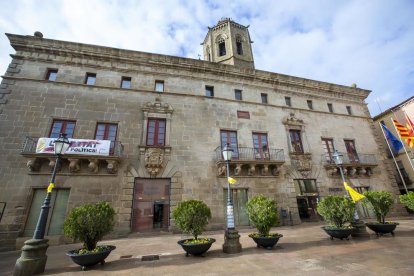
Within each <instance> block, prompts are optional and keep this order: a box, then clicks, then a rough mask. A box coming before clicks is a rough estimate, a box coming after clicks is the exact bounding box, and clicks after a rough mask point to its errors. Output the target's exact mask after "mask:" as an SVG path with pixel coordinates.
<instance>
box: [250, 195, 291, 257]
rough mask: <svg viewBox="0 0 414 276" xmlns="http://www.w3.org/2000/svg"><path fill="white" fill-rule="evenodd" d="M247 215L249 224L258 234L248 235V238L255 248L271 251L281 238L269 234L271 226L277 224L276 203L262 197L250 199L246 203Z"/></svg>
mask: <svg viewBox="0 0 414 276" xmlns="http://www.w3.org/2000/svg"><path fill="white" fill-rule="evenodd" d="M247 214H248V216H249V220H250V222H251V223H252V225H253V226H254V227H256V229H257V231H258V233H252V234H249V237H250V238H252V239H253V240H254V242H255V243H256V245H257V247H264V248H267V249H272V248H273V246H274V245H275V244H276V243H277V242H278V241H279V239H280V238H281V237H283V235H282V234H279V233H270V229H271V228H272V226H275V225H277V224H278V223H279V217H278V213H277V204H276V201H274V200H273V199H271V198H268V197H266V196H264V195H258V196H255V197H252V198H251V199H249V201H248V202H247Z"/></svg>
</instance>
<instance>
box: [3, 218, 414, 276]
mask: <svg viewBox="0 0 414 276" xmlns="http://www.w3.org/2000/svg"><path fill="white" fill-rule="evenodd" d="M394 221H396V220H395V219H394ZM397 221H398V222H400V225H399V226H398V227H397V229H396V232H395V236H394V237H393V236H391V235H385V236H381V237H377V236H376V235H374V234H373V232H371V231H370V230H368V231H369V232H370V233H371V234H372V235H371V236H370V237H369V238H360V239H350V240H342V241H341V240H333V241H332V240H330V239H329V237H328V236H327V235H326V234H325V232H323V230H322V229H320V227H321V226H322V225H323V224H322V223H303V224H301V225H297V226H292V227H288V226H285V227H277V228H274V229H272V230H274V231H277V232H279V233H282V234H283V235H284V237H283V238H281V239H280V240H279V243H278V244H277V246H276V247H275V248H273V249H272V250H266V249H263V248H257V247H256V245H255V243H254V242H253V240H251V239H250V238H249V237H248V234H249V233H250V232H252V229H243V230H240V234H241V238H240V242H241V244H242V246H243V250H242V252H241V253H240V254H232V255H228V254H225V253H223V252H222V248H221V247H222V244H223V236H224V231H215V232H207V233H205V235H204V236H209V237H213V238H215V239H216V240H217V241H216V243H214V244H213V245H212V247H211V249H210V250H209V251H208V252H207V253H206V254H205V256H204V257H194V256H190V257H186V256H185V253H184V251H183V250H182V248H181V247H180V246H179V245H178V244H177V241H178V240H180V239H183V238H187V237H188V236H184V235H178V234H177V235H173V234H166V235H159V236H135V237H130V238H126V239H116V240H106V241H103V242H102V244H112V245H115V246H116V247H117V248H116V250H114V251H113V252H112V253H111V254H110V255H109V257H108V258H107V259H106V264H105V265H96V266H94V267H92V268H90V269H89V270H88V271H81V269H80V267H79V266H77V265H75V264H74V263H72V261H71V260H70V258H69V257H67V256H66V255H65V252H67V251H69V250H71V249H75V248H79V247H80V244H69V245H60V246H50V247H49V249H48V256H49V257H48V262H47V266H46V271H45V273H44V275H364V276H367V275H398V276H402V275H414V262H413V257H412V256H414V220H413V219H411V218H404V219H398V220H397ZM147 255H158V256H159V260H153V261H142V260H141V258H142V256H147ZM19 256H20V251H14V252H3V253H0V275H12V271H13V267H14V263H15V261H16V259H17V258H18V257H19Z"/></svg>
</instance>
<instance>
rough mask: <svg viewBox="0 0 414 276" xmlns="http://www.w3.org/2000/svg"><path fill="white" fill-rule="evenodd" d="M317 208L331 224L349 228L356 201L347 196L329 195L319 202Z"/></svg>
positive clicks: (336, 226)
mask: <svg viewBox="0 0 414 276" xmlns="http://www.w3.org/2000/svg"><path fill="white" fill-rule="evenodd" d="M317 209H318V213H319V214H320V215H321V216H322V217H323V218H324V219H325V221H326V222H327V223H329V225H331V226H333V227H335V228H347V227H349V224H350V223H351V222H352V221H353V217H354V213H355V203H353V202H352V201H351V200H350V199H349V198H347V197H346V196H328V197H325V198H324V199H322V200H321V201H320V202H319V203H318V206H317Z"/></svg>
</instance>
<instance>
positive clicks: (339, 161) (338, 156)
mask: <svg viewBox="0 0 414 276" xmlns="http://www.w3.org/2000/svg"><path fill="white" fill-rule="evenodd" d="M332 159H333V161H334V162H335V165H336V166H337V167H338V168H339V172H340V174H341V178H342V183H345V176H344V172H343V169H342V166H343V164H344V159H343V154H342V153H340V152H338V151H337V150H335V152H334V153H333V154H332ZM345 193H346V196H347V197H348V198H349V199H350V200H351V197H350V196H349V194H348V192H347V191H346V190H345ZM351 224H352V226H353V227H355V231H354V233H352V237H366V236H369V233H368V232H367V229H366V226H365V223H364V222H363V221H362V220H360V219H359V216H358V212H357V210H356V209H355V213H354V221H353V222H352V223H351Z"/></svg>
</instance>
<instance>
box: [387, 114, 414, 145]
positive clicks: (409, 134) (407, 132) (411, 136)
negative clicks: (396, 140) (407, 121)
mask: <svg viewBox="0 0 414 276" xmlns="http://www.w3.org/2000/svg"><path fill="white" fill-rule="evenodd" d="M392 121H393V123H394V125H395V128H396V129H397V131H398V133H399V134H400V137H401V139H404V141H405V142H406V143H407V145H408V146H409V147H410V148H414V132H413V131H412V130H411V129H408V128H406V127H405V126H403V125H402V124H400V123H399V122H398V121H397V120H392Z"/></svg>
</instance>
